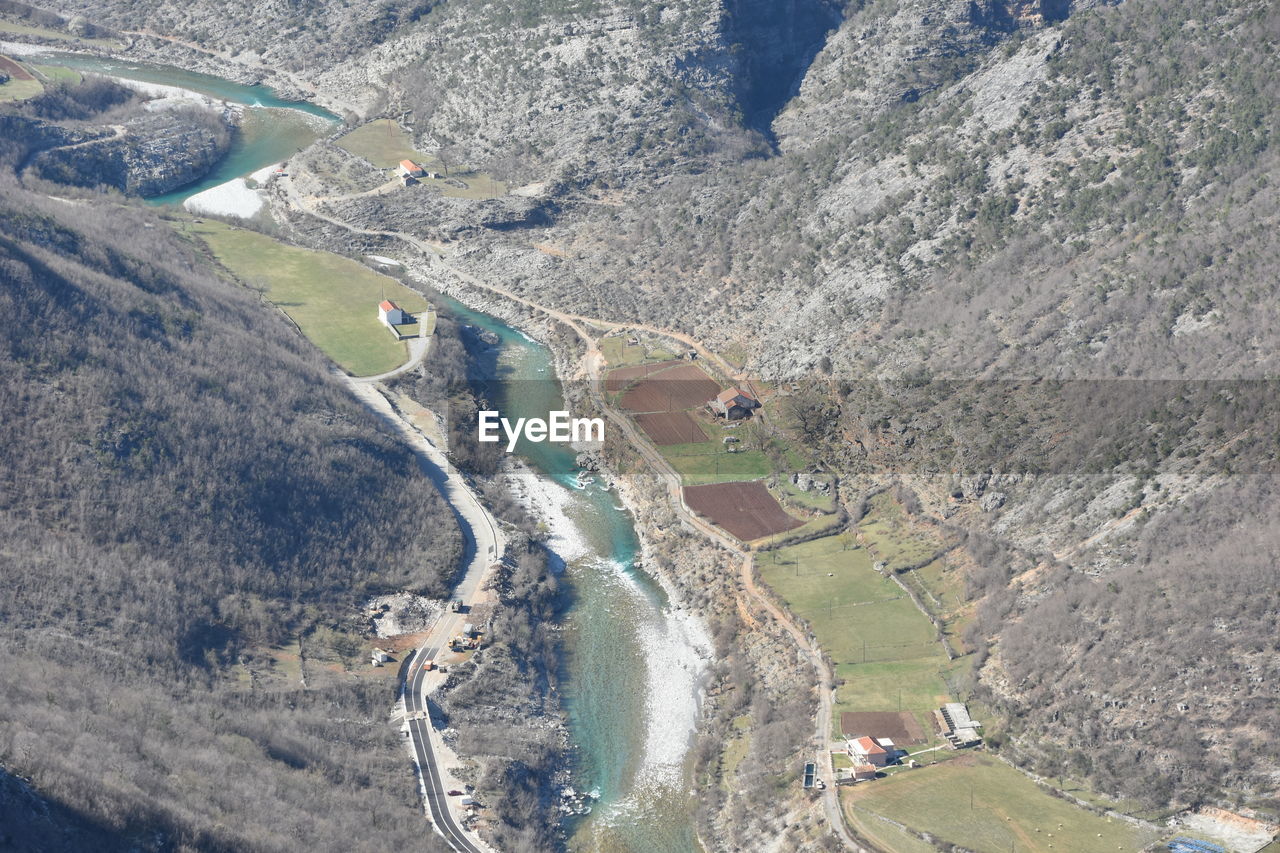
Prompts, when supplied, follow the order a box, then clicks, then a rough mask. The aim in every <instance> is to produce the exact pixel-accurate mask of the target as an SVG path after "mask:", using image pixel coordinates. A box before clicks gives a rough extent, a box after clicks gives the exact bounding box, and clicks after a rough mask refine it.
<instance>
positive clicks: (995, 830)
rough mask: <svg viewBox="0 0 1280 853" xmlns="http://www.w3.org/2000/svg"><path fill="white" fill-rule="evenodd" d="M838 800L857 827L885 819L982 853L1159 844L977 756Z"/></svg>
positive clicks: (858, 788)
mask: <svg viewBox="0 0 1280 853" xmlns="http://www.w3.org/2000/svg"><path fill="white" fill-rule="evenodd" d="M840 799H841V802H842V804H843V806H844V809H845V813H846V814H849V815H850V816H851V817H854V818H856V822H857V824H858V825H860V826H870V827H872V828H874V827H875V826H876V824H877V823H880V824H881V825H883V822H881V821H877V820H876V819H875V817H874V816H876V815H880V816H883V817H886V818H889V819H890V820H896V821H899V822H901V823H903V824H906V825H907V826H909V827H911V828H913V829H916V830H919V831H922V832H928V833H929V834H930V835H932V836H934V837H935V838H937V839H939V840H941V841H946V842H949V843H951V844H956V845H960V846H963V847H966V848H968V849H970V850H976V851H980V853H1006V852H1007V851H1009V850H1015V851H1021V853H1032V851H1034V853H1098V851H1103V850H1116V851H1119V850H1129V851H1137V850H1141V849H1142V848H1143V847H1145V846H1146V845H1147V844H1149V843H1151V842H1152V841H1154V840H1155V838H1156V837H1155V835H1153V834H1151V833H1147V832H1145V831H1143V830H1141V829H1139V828H1137V827H1134V826H1132V825H1131V824H1129V823H1127V822H1125V821H1120V820H1109V819H1107V818H1105V817H1102V816H1099V815H1096V814H1094V813H1093V812H1090V811H1087V810H1085V809H1083V808H1081V807H1079V806H1077V805H1075V804H1074V803H1072V802H1070V801H1067V800H1062V799H1059V798H1057V797H1054V796H1052V795H1050V794H1049V793H1048V792H1047V791H1045V790H1044V789H1042V788H1040V787H1039V786H1038V785H1036V784H1035V783H1034V782H1032V781H1031V780H1030V779H1028V778H1027V777H1026V776H1024V775H1022V774H1021V773H1019V772H1018V771H1017V770H1014V769H1013V768H1011V767H1009V766H1007V765H1006V764H1004V763H1002V762H1000V761H998V760H997V759H995V758H992V757H991V756H988V755H982V754H980V753H969V754H966V755H963V756H960V757H957V758H955V759H953V760H951V761H946V762H942V763H939V764H935V765H931V766H929V767H924V768H920V769H917V770H908V771H897V772H895V773H893V774H892V775H890V776H889V777H888V778H885V779H879V780H877V781H875V782H873V783H871V784H862V785H855V786H853V787H852V788H847V789H845V790H843V791H841V795H840ZM894 849H897V848H894Z"/></svg>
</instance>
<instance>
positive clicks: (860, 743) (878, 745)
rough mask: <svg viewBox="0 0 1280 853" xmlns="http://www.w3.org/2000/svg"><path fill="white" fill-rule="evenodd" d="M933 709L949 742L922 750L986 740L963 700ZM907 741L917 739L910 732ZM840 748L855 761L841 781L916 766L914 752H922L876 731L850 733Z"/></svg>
mask: <svg viewBox="0 0 1280 853" xmlns="http://www.w3.org/2000/svg"><path fill="white" fill-rule="evenodd" d="M932 713H933V722H934V726H935V728H936V729H937V732H938V735H939V736H940V737H941V738H942V739H943V740H944V741H945V743H944V744H942V745H940V746H932V747H928V748H926V749H922V750H921V752H932V751H934V750H936V749H947V748H950V749H965V748H967V747H972V746H978V745H980V744H981V743H982V735H980V734H979V733H978V730H979V729H981V728H982V723H980V722H978V721H977V720H974V719H973V718H971V717H970V716H969V709H968V707H967V706H965V704H964V703H963V702H949V703H947V704H946V705H944V706H943V707H941V708H938V709H936V710H934V711H933V712H932ZM872 727H874V724H873V726H872ZM864 730H865V729H864ZM907 742H908V743H912V742H916V741H912V740H911V739H910V736H909V737H908V740H907ZM837 752H843V753H845V754H846V755H848V756H849V760H850V761H851V762H852V764H853V767H852V769H850V770H848V771H845V772H843V773H840V774H838V775H837V781H838V782H840V783H846V782H862V781H866V780H869V779H874V778H876V774H877V773H878V772H879V771H881V770H883V769H884V768H886V767H891V766H895V765H897V766H906V767H915V766H916V762H915V761H914V760H913V759H912V758H911V756H912V755H918V754H919V752H916V753H908V752H907V750H905V749H902V748H900V747H899V746H898V744H896V743H894V741H893V739H892V738H889V737H883V736H877V735H874V734H866V735H863V734H858V735H846V736H845V742H844V748H843V749H842V750H837Z"/></svg>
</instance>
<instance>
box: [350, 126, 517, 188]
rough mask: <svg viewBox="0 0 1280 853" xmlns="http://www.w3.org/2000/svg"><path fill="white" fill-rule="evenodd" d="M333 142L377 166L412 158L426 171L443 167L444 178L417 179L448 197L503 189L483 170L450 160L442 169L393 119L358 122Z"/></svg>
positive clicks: (440, 171) (439, 163)
mask: <svg viewBox="0 0 1280 853" xmlns="http://www.w3.org/2000/svg"><path fill="white" fill-rule="evenodd" d="M337 145H338V147H339V148H342V149H345V150H346V151H349V152H351V153H352V154H354V155H356V156H357V157H363V158H364V159H366V160H368V161H369V162H370V163H372V164H373V165H375V166H377V167H378V168H380V169H394V168H395V167H396V166H398V165H399V164H400V161H401V160H412V161H414V162H415V163H418V164H419V165H421V166H423V167H424V168H426V169H427V170H428V171H432V172H439V173H444V172H446V171H447V172H448V173H449V177H448V178H420V179H419V180H418V183H419V184H421V185H422V186H424V187H434V188H435V189H438V190H439V191H440V194H441V195H444V196H447V197H450V198H469V199H478V200H483V199H487V198H497V197H499V196H502V195H506V193H507V185H506V184H504V183H503V182H502V181H499V180H496V179H495V178H493V177H492V176H491V175H488V174H486V173H484V172H477V171H475V170H473V169H470V168H468V167H466V166H462V165H460V164H457V163H450V164H449V168H448V169H446V168H445V165H444V163H443V162H441V161H440V159H439V158H437V157H432V156H430V155H428V154H424V153H423V152H421V151H419V150H417V149H416V148H414V147H413V141H412V140H411V139H410V138H409V134H407V133H405V131H404V128H402V127H400V125H399V123H397V122H396V121H395V120H394V119H389V118H383V119H378V120H377V121H371V122H369V123H368V124H362V125H361V126H360V127H357V128H356V129H355V130H352V131H350V132H348V133H346V134H343V135H342V136H341V137H339V138H338V140H337ZM458 184H461V186H458Z"/></svg>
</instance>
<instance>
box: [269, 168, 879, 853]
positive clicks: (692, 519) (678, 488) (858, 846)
mask: <svg viewBox="0 0 1280 853" xmlns="http://www.w3.org/2000/svg"><path fill="white" fill-rule="evenodd" d="M283 186H284V190H285V196H286V199H287V201H288V202H289V203H291V204H292V205H293V206H294V207H295V208H297V209H300V210H302V211H303V212H305V213H308V214H310V215H311V216H314V217H316V218H318V219H323V220H325V221H326V222H329V223H331V224H333V225H337V226H339V227H341V228H344V229H346V230H348V231H351V232H354V233H357V234H366V235H371V236H372V235H376V236H383V237H393V238H396V239H399V240H401V241H402V242H404V243H407V244H409V245H410V246H413V247H414V248H416V249H417V250H418V251H419V252H421V253H422V255H423V256H424V257H426V259H427V260H428V262H429V263H432V264H434V265H437V266H440V267H443V268H445V269H446V270H448V272H450V273H452V274H454V275H456V276H457V277H459V278H461V279H462V280H464V281H466V282H467V283H469V284H471V285H473V286H475V287H477V288H478V289H481V290H484V291H488V292H489V293H493V294H497V295H500V296H503V297H505V298H507V299H510V300H512V301H515V302H518V303H521V304H523V305H526V306H528V307H530V308H533V309H534V310H536V311H539V312H541V313H543V314H545V315H547V316H550V317H552V318H554V319H556V320H559V321H560V322H562V323H564V324H565V325H567V326H569V327H570V328H572V329H573V330H574V331H575V332H576V333H577V334H578V336H579V337H580V338H581V339H582V340H583V342H584V343H585V344H586V346H587V353H586V355H585V357H584V358H583V360H582V363H581V365H580V367H579V370H580V372H581V373H582V374H585V375H586V378H587V379H588V380H589V387H590V390H591V394H592V397H593V398H594V399H595V401H596V403H597V405H599V406H600V407H601V409H602V410H603V411H604V413H605V414H606V415H607V416H608V417H609V418H610V420H612V421H613V422H614V423H615V424H616V425H617V426H618V427H619V428H621V429H622V430H623V432H624V433H626V434H627V437H628V438H629V439H630V441H631V444H632V446H633V447H635V449H636V450H637V451H638V452H639V453H640V455H641V456H643V457H644V458H645V460H646V461H647V462H648V463H649V464H650V466H651V467H652V468H653V469H654V470H655V471H657V473H658V475H659V476H660V477H662V479H663V480H664V482H665V485H666V488H667V494H668V498H669V500H670V501H671V504H672V508H673V509H674V510H675V512H676V514H677V515H678V516H679V517H680V518H681V519H682V520H684V521H685V522H686V523H687V524H688V525H689V526H690V527H692V528H693V529H695V530H698V531H700V532H702V533H703V534H704V535H706V536H707V537H708V538H710V539H711V540H713V541H715V542H718V543H719V544H721V545H723V546H724V547H726V548H728V549H729V550H730V551H732V552H733V553H735V554H736V555H738V556H739V557H740V558H741V574H742V581H743V587H744V589H745V592H746V593H747V595H748V596H749V598H750V599H751V600H752V601H753V602H754V603H755V604H756V605H757V606H758V607H760V608H762V609H763V610H765V611H766V612H768V613H769V614H770V615H771V616H772V617H773V618H774V619H775V620H776V621H777V622H778V624H779V625H781V626H782V628H783V630H784V631H785V632H786V633H787V634H789V635H790V636H791V637H792V639H793V640H794V641H795V643H796V644H797V645H798V646H799V647H800V651H801V653H802V654H803V655H804V656H805V657H806V658H807V659H808V661H809V663H810V664H811V665H812V666H813V668H814V671H815V673H816V674H817V676H818V714H817V718H816V719H815V720H814V743H815V746H816V748H817V750H818V753H819V762H818V764H819V768H820V771H821V772H820V775H819V778H822V779H823V781H824V782H826V790H824V791H823V792H822V805H823V812H824V813H825V815H826V819H827V822H828V824H829V825H830V827H831V829H832V831H833V832H834V833H835V834H836V836H837V837H838V838H839V839H840V841H841V842H842V843H843V844H844V846H845V848H846V849H849V850H859V851H863V850H867V849H869V848H870V849H874V848H872V845H870V844H869V843H867V842H865V841H863V840H861V839H857V838H855V837H854V836H853V834H852V833H850V832H849V829H848V826H847V825H846V824H845V821H844V815H843V813H842V812H841V809H840V799H839V792H838V790H837V788H836V784H835V770H834V768H833V766H832V763H831V754H830V751H829V742H830V737H831V724H832V722H831V721H832V716H833V712H834V708H833V704H834V697H833V693H834V678H833V676H832V673H831V670H830V668H829V667H828V666H827V662H826V660H825V659H824V658H823V656H822V652H821V650H820V649H819V648H818V646H817V644H816V643H815V642H814V640H813V639H812V638H811V637H810V636H808V635H807V634H806V633H805V632H804V631H802V630H801V629H800V628H799V627H798V626H797V625H796V624H795V622H794V621H793V620H792V619H791V618H790V616H789V615H788V614H787V613H786V612H785V611H783V610H782V609H781V608H780V607H778V606H777V605H776V604H775V603H774V602H773V601H772V600H771V599H770V597H769V596H768V595H766V594H765V593H764V592H763V591H762V590H761V589H760V588H759V587H758V586H757V585H756V583H755V576H754V575H755V566H754V559H753V554H752V553H751V550H750V548H747V547H745V546H744V545H743V544H742V543H740V542H738V541H737V540H736V539H734V538H733V537H732V536H730V535H728V534H727V533H725V532H724V531H722V530H721V529H719V528H718V527H716V526H715V525H712V524H710V523H708V522H707V521H706V520H705V519H702V518H699V517H698V516H697V515H696V514H694V513H693V512H692V510H690V509H689V507H688V505H687V504H686V503H685V502H684V492H683V489H682V485H683V482H682V480H681V478H680V476H679V474H678V473H677V472H676V471H675V469H674V468H672V467H671V465H670V464H669V463H667V461H666V460H665V459H663V458H662V456H661V454H659V453H657V452H656V450H655V449H654V448H653V447H652V445H651V444H650V443H649V442H648V441H647V440H645V439H644V438H643V437H641V436H640V435H639V433H638V432H637V431H636V429H635V427H634V424H632V422H631V421H630V419H628V418H627V417H626V416H625V415H623V414H622V413H620V412H618V411H616V410H615V409H614V408H613V407H612V406H610V405H608V401H607V398H606V395H605V394H604V393H603V392H602V389H601V384H602V379H603V374H604V367H605V365H604V360H603V357H602V354H601V353H600V351H599V349H598V348H597V346H596V341H595V335H593V334H591V332H590V331H588V327H590V326H595V327H596V328H603V329H606V330H617V329H628V328H629V329H643V330H645V331H651V332H654V333H657V334H662V335H666V336H668V337H670V338H674V339H675V340H678V341H680V342H681V343H684V344H686V345H687V346H689V347H690V348H692V349H694V350H696V351H697V352H698V353H699V354H700V355H701V356H702V358H703V359H705V360H707V361H711V362H713V363H715V365H716V366H717V367H718V368H720V370H721V371H722V372H724V373H725V375H727V376H729V377H732V378H734V379H738V380H739V381H741V380H742V379H743V378H744V376H743V374H741V373H739V372H736V371H735V370H734V369H733V367H732V365H730V364H728V362H726V361H725V360H724V359H723V358H721V357H720V355H719V354H718V353H715V352H712V351H711V350H708V349H707V348H706V347H704V346H703V345H702V344H701V343H699V342H698V341H696V340H694V339H693V338H692V337H690V336H688V335H684V334H680V333H678V332H672V331H670V330H665V329H658V328H656V327H654V326H649V325H646V324H643V323H616V322H610V321H606V320H602V319H600V318H594V317H583V316H581V315H577V314H572V313H568V312H563V311H557V310H555V309H552V308H548V307H547V306H544V305H540V304H538V303H537V302H534V301H533V300H531V299H528V298H526V297H523V296H519V295H517V294H515V293H512V292H511V291H510V290H507V289H506V288H503V287H499V286H496V285H493V284H491V283H489V282H485V281H482V280H480V279H478V278H476V277H475V276H472V275H470V274H468V273H465V272H463V271H461V270H458V269H456V268H454V267H452V266H450V265H449V264H447V263H445V262H444V261H443V259H441V258H440V256H439V254H438V250H439V247H438V246H435V245H432V244H430V243H429V242H428V241H425V240H422V239H420V238H418V237H414V236H412V235H410V234H405V233H403V232H399V231H373V230H368V229H364V228H359V227H357V226H354V225H352V224H350V223H348V222H344V221H343V220H341V219H337V218H334V217H331V216H327V215H325V214H323V213H320V212H319V211H317V210H315V208H314V207H313V206H312V205H311V204H308V203H307V201H306V200H305V199H304V198H303V197H302V195H301V194H300V193H298V191H297V190H296V189H295V188H294V187H293V183H292V181H287V182H285V183H284V184H283ZM379 396H381V395H379Z"/></svg>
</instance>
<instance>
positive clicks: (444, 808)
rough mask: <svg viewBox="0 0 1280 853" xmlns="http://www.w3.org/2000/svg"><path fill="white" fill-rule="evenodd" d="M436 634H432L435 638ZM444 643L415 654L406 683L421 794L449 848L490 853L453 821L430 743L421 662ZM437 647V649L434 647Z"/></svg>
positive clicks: (440, 642)
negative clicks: (420, 781)
mask: <svg viewBox="0 0 1280 853" xmlns="http://www.w3.org/2000/svg"><path fill="white" fill-rule="evenodd" d="M436 633H437V632H434V631H433V632H432V635H433V637H434V636H435V635H436ZM447 637H448V635H446V637H445V639H441V640H429V641H428V642H427V644H424V645H423V646H422V648H420V649H418V650H417V651H416V652H414V653H413V657H411V658H410V659H409V677H408V679H407V680H406V683H405V691H404V705H405V710H406V711H407V712H408V714H409V737H410V739H411V740H412V741H413V757H414V761H416V762H417V764H418V772H419V773H420V774H421V780H422V792H423V796H424V797H425V799H426V802H427V809H428V810H429V811H430V812H431V822H432V823H433V824H434V825H435V828H436V831H437V832H439V833H440V834H441V835H443V836H444V840H445V841H447V842H448V843H449V846H450V847H452V848H453V849H454V850H457V851H460V853H488V849H487V848H485V847H481V846H480V845H479V844H477V843H476V842H475V841H473V840H472V836H471V835H470V834H469V833H467V831H466V830H464V829H463V828H462V826H461V825H460V824H459V823H458V821H457V820H456V819H455V818H454V816H453V812H452V811H451V810H450V808H449V794H448V791H447V790H446V789H445V783H444V780H443V779H441V778H440V764H439V762H438V761H437V760H436V756H435V746H434V745H433V744H432V742H431V739H432V736H433V734H434V732H432V730H431V719H430V717H429V715H428V713H427V694H426V690H425V685H424V682H425V681H426V673H425V672H424V671H423V669H422V662H423V661H425V660H430V659H433V658H435V657H437V656H439V654H440V650H441V649H442V648H443V645H444V643H445V642H447ZM433 644H434V645H433Z"/></svg>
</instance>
